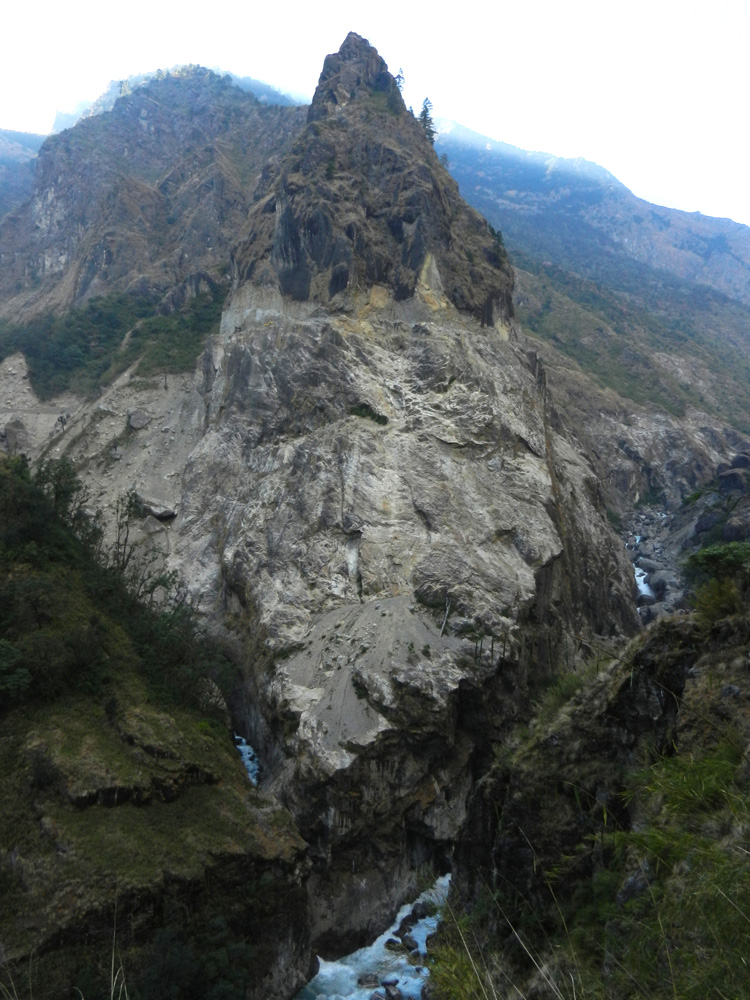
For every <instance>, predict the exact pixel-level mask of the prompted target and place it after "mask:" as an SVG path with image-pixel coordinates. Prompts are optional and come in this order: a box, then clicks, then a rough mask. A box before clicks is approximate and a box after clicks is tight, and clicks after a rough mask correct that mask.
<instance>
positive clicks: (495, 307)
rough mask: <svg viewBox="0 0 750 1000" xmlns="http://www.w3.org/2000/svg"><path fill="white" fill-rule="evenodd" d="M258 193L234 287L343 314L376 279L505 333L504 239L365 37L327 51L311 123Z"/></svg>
mask: <svg viewBox="0 0 750 1000" xmlns="http://www.w3.org/2000/svg"><path fill="white" fill-rule="evenodd" d="M255 199H256V204H255V207H254V209H253V210H252V211H251V213H250V217H249V220H248V223H249V224H248V227H247V230H246V231H247V232H248V234H249V235H248V237H247V239H246V240H245V241H244V242H241V243H240V245H239V246H238V248H237V250H236V252H235V255H234V281H235V291H237V290H238V289H239V288H240V287H241V286H242V285H243V284H244V283H246V282H251V283H252V284H253V285H261V286H267V287H271V288H273V287H276V288H277V289H278V290H279V291H280V292H281V293H282V294H283V295H285V296H287V297H289V298H291V299H294V300H297V301H303V302H304V301H308V302H317V303H321V304H325V305H329V306H330V307H331V308H334V309H336V310H343V311H348V310H350V309H351V308H353V307H354V303H355V300H356V299H357V297H358V296H361V294H362V293H363V292H367V293H369V292H370V291H371V290H372V289H373V288H374V287H375V286H378V288H379V292H378V300H379V301H383V302H385V301H387V300H388V298H390V299H391V300H395V301H401V300H405V299H409V298H411V297H413V296H414V295H415V294H421V295H422V296H423V297H425V296H426V297H427V298H428V299H429V301H430V303H431V304H432V305H434V307H435V308H436V309H444V308H447V307H448V306H449V305H452V306H454V307H455V308H457V309H459V310H460V311H462V312H467V313H470V314H471V315H473V316H474V317H475V318H477V319H479V320H480V321H481V322H482V323H483V324H485V325H492V324H497V325H498V326H499V327H504V328H507V324H508V321H509V319H510V318H511V316H512V304H511V293H512V287H513V275H512V271H511V268H510V265H509V263H508V259H507V256H506V253H505V250H504V248H503V246H502V242H501V240H500V237H499V234H496V233H494V232H493V231H492V230H491V229H490V227H489V226H488V224H487V222H486V221H485V220H484V219H483V218H482V217H481V216H479V215H478V214H477V213H476V212H475V211H474V210H473V209H471V208H470V207H469V206H468V205H467V204H466V203H465V202H464V201H463V200H462V199H461V197H460V195H459V192H458V185H457V184H456V183H455V181H454V180H453V179H452V177H451V176H450V174H449V173H448V171H447V170H446V169H445V167H444V166H443V164H441V162H440V161H439V159H438V157H437V155H436V154H435V151H434V149H433V147H432V145H431V143H430V141H429V139H428V137H427V135H426V134H425V131H424V129H423V128H422V126H421V125H420V123H419V122H418V121H417V120H416V119H415V118H414V116H413V115H410V114H408V113H407V112H406V111H405V109H404V104H403V101H402V99H401V94H400V93H399V90H398V87H397V86H396V82H395V80H394V78H393V77H392V76H391V75H390V73H389V72H388V69H387V67H386V64H385V63H384V61H383V60H382V59H381V57H380V56H379V55H378V53H377V52H376V50H375V49H374V48H373V47H372V46H371V45H370V44H369V43H368V42H367V41H365V39H363V38H360V36H359V35H355V34H353V33H352V34H349V35H348V36H347V38H346V40H345V42H344V44H343V45H342V46H341V49H340V50H339V52H338V53H335V54H334V55H329V56H327V57H326V60H325V64H324V67H323V72H322V74H321V77H320V83H319V85H318V89H317V91H316V93H315V98H314V100H313V103H312V105H311V108H310V112H309V115H308V122H307V126H306V128H305V129H304V130H303V132H302V133H301V135H300V136H299V137H298V139H297V141H296V142H295V143H294V145H293V146H292V148H291V149H290V151H289V153H288V154H287V156H286V157H284V158H283V159H278V160H276V161H274V162H272V163H269V164H268V166H267V168H266V169H265V171H264V176H263V178H262V180H261V182H260V184H259V185H258V188H257V189H256V192H255Z"/></svg>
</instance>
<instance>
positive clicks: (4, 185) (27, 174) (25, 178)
mask: <svg viewBox="0 0 750 1000" xmlns="http://www.w3.org/2000/svg"><path fill="white" fill-rule="evenodd" d="M44 139H45V136H43V135H35V134H34V133H32V132H13V131H11V130H9V129H0V219H2V217H3V216H4V215H5V214H6V212H9V211H10V210H11V208H14V207H15V206H16V205H18V204H20V203H21V202H22V201H23V200H24V199H25V198H28V196H29V194H30V193H31V185H32V183H33V179H34V159H35V157H36V155H37V153H38V152H39V149H40V147H41V145H42V143H43V142H44Z"/></svg>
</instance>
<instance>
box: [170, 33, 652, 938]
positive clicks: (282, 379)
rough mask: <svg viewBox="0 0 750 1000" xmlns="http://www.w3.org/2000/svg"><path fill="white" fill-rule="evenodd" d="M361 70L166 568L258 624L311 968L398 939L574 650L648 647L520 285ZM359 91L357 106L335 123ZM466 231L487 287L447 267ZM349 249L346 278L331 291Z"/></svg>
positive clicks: (216, 351)
mask: <svg viewBox="0 0 750 1000" xmlns="http://www.w3.org/2000/svg"><path fill="white" fill-rule="evenodd" d="M364 45H365V43H363V42H362V40H361V39H360V40H358V39H356V38H353V37H352V36H350V37H349V39H347V42H346V43H345V45H344V47H343V48H342V50H341V52H340V53H339V55H338V56H337V57H336V59H335V60H333V61H329V62H328V63H327V67H328V68H329V69H330V70H331V72H325V71H324V74H323V78H322V82H321V85H320V88H319V92H318V94H316V99H315V101H314V103H313V109H316V110H315V113H314V114H312V113H311V119H312V120H311V121H310V122H309V124H308V126H307V130H306V132H305V133H304V134H303V137H302V139H301V140H300V143H299V144H298V146H296V147H295V148H294V149H293V151H292V152H291V153H290V158H289V161H287V162H286V163H285V164H282V165H281V166H280V169H279V174H278V178H277V179H276V180H275V181H274V182H273V184H272V188H271V189H269V193H268V194H267V195H266V196H265V199H264V200H263V201H261V202H259V205H258V206H257V207H256V209H255V213H256V214H255V215H254V216H252V217H251V231H252V234H253V235H251V237H250V238H249V239H248V240H247V241H246V242H245V244H243V245H242V246H241V247H240V248H239V249H238V250H237V252H236V254H235V268H234V274H235V284H234V289H233V292H232V295H231V299H230V301H229V303H228V304H227V307H226V309H225V312H224V316H223V320H222V334H221V336H220V337H219V338H216V340H215V341H214V342H213V344H212V345H211V348H210V351H209V352H207V355H206V357H205V359H204V366H203V372H204V382H203V386H202V390H201V391H202V395H203V398H204V401H205V425H204V434H203V438H202V440H201V442H200V443H199V444H198V445H197V447H196V448H195V449H194V451H193V452H192V454H191V456H190V460H189V462H188V465H187V467H186V469H185V474H184V479H183V491H182V499H181V502H180V512H179V515H178V517H177V519H176V520H175V522H174V524H175V528H174V536H173V537H174V541H175V545H174V548H173V556H172V560H173V564H174V565H183V566H190V567H191V568H192V571H193V577H192V579H193V585H194V587H195V588H196V590H200V598H201V600H202V602H203V607H204V608H205V609H206V611H207V612H211V610H212V609H214V613H215V609H217V608H218V609H219V610H221V611H222V612H223V614H224V615H225V616H227V615H228V616H229V617H230V619H231V617H232V616H235V621H236V622H237V623H238V624H239V627H240V630H241V629H242V627H243V623H245V622H248V623H249V622H251V621H252V622H253V623H254V624H253V626H252V627H253V636H254V639H253V641H254V642H255V647H254V648H253V647H252V646H251V647H249V648H250V660H249V662H248V665H247V672H248V682H247V691H246V693H245V696H244V697H245V704H246V705H247V708H246V712H247V721H248V728H249V729H250V730H251V731H252V732H253V734H254V739H255V742H256V743H257V744H258V747H259V750H260V752H261V757H262V758H263V759H265V761H266V769H265V775H266V781H267V783H268V785H269V787H270V788H272V789H273V790H274V791H275V792H276V793H277V794H278V795H279V796H280V797H281V799H282V801H284V802H285V803H286V804H287V805H288V806H289V808H290V809H291V811H292V813H293V815H294V816H295V818H296V820H297V822H298V824H299V826H300V830H301V832H302V834H303V836H304V837H305V838H306V839H307V840H308V842H309V843H310V844H311V851H312V856H313V859H314V863H315V870H314V873H313V876H312V880H311V886H312V891H311V896H310V899H311V912H312V919H313V935H314V941H315V947H316V948H317V949H318V951H319V952H321V953H323V954H334V953H335V952H336V951H339V950H341V949H343V948H344V947H346V946H347V945H348V944H354V943H356V942H361V941H362V939H363V938H364V937H365V936H366V935H367V934H368V933H371V932H372V930H373V929H374V928H375V927H376V926H378V925H382V923H383V922H384V918H385V915H386V913H387V912H388V911H389V910H392V909H393V907H394V905H395V904H396V902H397V901H398V900H399V899H400V898H401V897H402V896H403V894H404V893H405V891H406V890H407V887H408V885H409V882H410V880H411V878H412V875H411V869H412V868H413V866H414V865H415V863H417V862H422V861H431V862H432V863H434V864H437V865H440V864H441V863H445V857H446V854H447V852H448V851H449V849H450V843H451V841H452V839H453V837H454V836H455V835H456V833H457V832H458V829H459V827H460V825H461V823H462V822H463V820H464V818H465V800H466V794H467V792H468V790H469V788H470V786H471V783H472V781H473V774H474V771H475V769H476V768H479V767H481V761H482V759H483V757H484V756H485V755H486V754H487V751H488V746H489V740H490V739H491V738H493V737H496V736H497V735H498V734H499V733H501V732H502V731H503V730H504V728H505V727H507V725H508V724H509V721H510V720H511V719H512V718H514V717H516V716H517V715H519V714H520V713H522V712H523V711H524V705H525V700H526V699H527V697H528V682H529V676H539V675H540V674H543V673H545V672H547V671H549V670H551V669H554V668H555V666H556V665H558V664H559V663H560V661H561V660H562V659H563V658H564V657H565V656H566V655H568V656H569V657H571V659H572V658H574V656H575V649H576V645H577V641H578V640H577V637H580V636H582V635H584V636H589V637H590V636H592V635H593V634H594V633H599V634H602V635H604V636H608V635H615V634H621V633H622V632H623V631H625V632H628V631H631V630H632V629H634V628H637V622H636V619H635V613H634V605H633V595H632V593H631V587H632V583H631V579H632V577H631V575H630V570H629V566H628V565H627V562H626V561H625V560H624V558H623V553H622V548H621V546H620V544H619V542H618V541H617V540H616V539H615V538H614V537H613V535H612V534H611V532H610V529H609V528H608V526H607V524H606V519H605V518H604V516H603V515H604V511H603V505H602V502H601V496H600V494H599V490H598V485H597V482H596V479H595V477H594V476H593V474H592V472H591V469H590V467H589V466H588V465H587V464H586V463H585V462H584V461H583V460H582V459H581V457H580V455H579V454H578V453H577V452H576V451H575V449H574V448H573V447H571V445H570V443H569V442H568V440H566V438H565V436H564V435H563V434H562V433H560V431H559V430H556V429H555V425H556V420H555V418H554V415H553V414H551V413H550V412H549V401H548V397H547V393H546V387H545V378H544V371H543V368H542V366H541V364H540V363H539V361H538V359H537V358H536V357H535V356H533V355H531V356H529V355H527V353H526V352H525V351H523V350H522V349H521V348H520V347H519V346H518V344H517V343H516V336H515V333H514V329H513V323H512V315H511V312H510V298H509V296H510V289H511V275H510V272H509V269H508V268H507V265H506V264H505V263H504V262H500V264H499V266H498V264H496V263H492V262H491V261H489V260H488V259H487V255H484V256H483V254H484V250H487V252H488V253H489V252H490V251H491V250H492V248H493V246H494V241H493V239H492V235H491V233H490V232H489V231H488V230H487V229H485V228H484V224H483V223H481V221H480V220H478V219H475V217H474V216H473V214H472V213H471V212H470V211H469V210H468V209H466V208H465V207H463V206H461V205H460V203H459V202H458V201H457V200H456V203H455V206H454V205H452V202H451V198H454V197H456V199H457V196H456V193H455V190H454V189H453V188H452V185H451V183H450V182H449V180H448V179H447V178H446V179H443V178H442V175H441V173H440V172H441V168H440V166H439V164H438V163H437V161H436V160H435V158H434V153H433V151H432V149H431V147H430V146H429V144H428V143H427V142H426V140H425V139H424V137H423V136H420V135H419V134H418V132H417V126H416V124H415V123H414V122H411V121H408V120H404V115H403V114H401V113H398V112H397V111H394V109H393V108H392V107H391V106H390V105H389V104H388V100H386V103H385V106H381V105H380V103H379V97H378V95H380V94H385V95H386V98H387V99H390V97H393V96H394V95H395V96H398V95H397V92H396V91H394V89H393V88H392V87H391V88H389V87H388V85H387V84H384V83H383V82H382V80H383V78H382V76H381V71H380V69H379V68H378V67H379V63H378V62H377V59H376V57H375V55H374V54H373V50H371V49H370V48H369V47H366V48H363V46H364ZM347 61H351V63H352V65H351V66H346V65H345V64H346V63H347ZM350 78H351V79H356V80H358V81H364V83H362V85H361V87H359V89H358V86H359V85H358V86H353V85H352V84H347V87H348V88H349V90H348V92H349V94H350V100H349V102H346V101H344V100H341V99H337V100H336V102H333V101H332V100H330V99H329V95H330V93H331V92H334V93H340V85H339V83H336V82H335V81H336V80H339V81H340V80H348V79H350ZM370 80H374V81H375V84H372V83H368V81H370ZM376 86H377V87H378V88H380V89H374V88H375V87H376ZM352 90H353V94H352ZM327 119H330V128H331V131H332V133H333V134H334V135H335V136H336V139H335V142H334V141H333V140H331V142H330V143H328V142H327V140H325V136H324V134H323V133H324V132H325V130H324V129H323V125H325V123H326V120H327ZM365 126H366V127H365ZM321 130H323V131H321ZM365 134H366V135H367V136H368V137H369V138H368V139H367V142H363V139H362V137H363V135H365ZM373 135H377V136H378V142H377V144H373V141H372V138H371V137H372V136H373ZM389 150H391V152H389ZM344 151H346V155H345V158H344V159H340V157H344ZM381 153H382V159H381ZM308 155H309V159H310V162H311V163H312V164H313V166H312V167H311V168H310V169H311V172H310V173H308V174H305V173H304V167H303V166H302V164H300V163H298V161H299V160H300V159H301V160H302V161H303V162H304V159H305V156H308ZM332 158H333V162H334V168H333V171H332V173H333V176H332V177H331V178H330V179H329V180H328V182H327V183H328V184H329V188H328V189H327V193H324V191H323V190H322V189H321V188H320V187H319V185H320V184H322V180H321V175H324V174H325V171H326V170H327V166H326V165H327V164H328V163H330V162H331V159H332ZM386 162H389V163H390V166H389V167H388V169H387V170H385V169H384V168H382V164H384V163H386ZM366 163H372V164H373V168H372V170H371V171H370V170H368V169H365V164H366ZM290 164H292V165H293V166H294V170H292V169H291V166H290ZM420 171H422V172H423V173H424V174H425V175H426V176H427V178H428V181H427V183H426V184H422V185H421V186H419V190H420V191H422V192H428V193H425V194H424V196H422V195H420V196H419V197H415V198H413V199H412V198H411V195H410V194H409V192H410V191H412V189H413V186H414V178H415V176H418V175H419V172H420ZM292 176H295V177H296V179H295V180H294V181H293V182H292V181H290V178H291V177H292ZM323 179H324V176H323ZM355 180H356V184H355V183H354V182H355ZM337 185H338V187H337ZM353 190H355V191H356V198H354V195H353V194H350V193H349V192H351V191H353ZM441 190H442V194H445V198H443V197H442V194H441ZM336 191H338V192H339V194H338V195H336ZM398 192H400V193H401V194H403V195H404V196H406V197H407V201H408V204H409V205H411V208H410V209H408V211H410V212H412V213H413V214H411V215H409V216H408V221H406V220H405V216H404V214H403V213H404V212H405V211H407V209H405V208H404V205H402V204H401V203H400V202H399V200H398V198H399V197H400V195H399V194H398ZM430 192H431V193H430ZM355 202H356V205H357V206H360V207H356V211H357V212H358V216H357V218H358V219H359V223H358V226H359V228H357V227H356V226H355V228H354V229H353V230H352V233H353V235H351V236H350V235H348V234H347V231H346V226H347V225H348V223H346V225H345V222H346V219H347V218H348V217H349V216H348V213H350V212H354V211H355ZM362 204H364V205H365V206H367V205H369V206H372V210H371V211H370V212H369V213H368V212H367V211H363V210H362V208H361V205H362ZM313 206H317V207H316V211H318V213H319V216H320V213H323V214H326V219H327V222H326V223H325V224H321V227H320V229H318V230H316V229H315V227H313V226H312V224H311V221H310V220H311V218H312V216H311V215H309V214H308V212H309V211H311V210H312V208H313ZM386 209H387V211H388V213H390V214H389V215H388V216H386ZM368 214H369V215H370V218H368ZM320 217H322V216H320ZM399 220H400V222H399ZM405 221H406V225H407V226H409V227H411V230H410V232H411V234H412V235H410V236H408V237H406V236H405V237H404V242H403V244H401V243H399V240H398V239H397V237H396V236H394V235H393V234H394V232H399V231H400V230H399V224H403V223H404V222H405ZM256 224H257V225H256ZM472 226H473V227H475V235H474V237H473V239H474V242H473V243H471V244H469V246H470V247H475V248H476V255H475V259H476V260H477V262H478V263H477V267H478V280H477V282H476V283H475V284H472V283H471V281H470V279H469V265H468V264H467V267H466V269H465V270H463V271H462V270H461V268H455V269H453V270H452V269H451V267H452V265H451V258H450V256H449V253H448V251H445V249H444V248H446V247H447V248H450V252H456V250H455V248H457V247H459V246H461V244H462V240H463V238H464V234H465V233H466V232H467V231H468V230H470V229H471V227H472ZM402 228H403V226H402ZM315 233H319V234H320V235H321V243H320V247H323V249H322V250H320V252H319V253H318V250H316V249H315V248H316V247H318V245H319V244H318V243H316V241H315V240H316V238H317V237H315V235H314V234H315ZM418 234H422V237H423V242H422V243H421V245H420V247H419V250H418V252H417V251H415V254H416V256H413V257H410V253H411V250H413V249H414V247H415V246H416V242H415V241H416V239H417V235H418ZM412 236H413V239H412ZM337 246H339V247H341V248H342V250H341V253H342V254H343V256H342V257H341V260H344V258H346V262H347V263H346V268H347V274H348V277H347V280H346V282H345V284H344V285H342V287H341V289H340V290H332V288H331V278H332V275H333V273H334V271H335V268H336V267H337V266H338V264H334V263H333V261H334V256H332V255H331V256H329V253H328V251H329V250H333V248H335V247H337ZM290 248H291V249H290ZM287 251H289V252H287ZM379 259H382V260H383V261H384V263H383V266H382V267H381V266H380V265H378V266H375V264H373V262H377V261H378V260H379ZM287 265H289V268H291V269H292V270H288V269H287V270H285V267H286V266H287ZM373 267H375V270H372V268H373ZM368 268H369V269H370V270H368ZM292 271H293V273H294V275H296V276H297V277H295V278H294V281H292V279H291V277H290V276H291V275H292ZM300 276H301V277H300ZM297 278H299V280H300V282H301V283H300V284H297V283H296V282H297ZM303 278H304V280H302V279H303ZM308 279H309V280H308ZM289 282H291V283H289ZM285 293H286V294H285ZM487 303H490V305H489V306H487ZM483 321H484V322H483ZM197 567H200V568H201V569H200V571H199V572H200V575H198V574H196V572H195V571H196V568H197ZM237 711H238V712H240V713H241V712H242V711H243V706H242V703H241V702H238V706H237Z"/></svg>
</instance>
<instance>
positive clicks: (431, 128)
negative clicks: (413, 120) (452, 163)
mask: <svg viewBox="0 0 750 1000" xmlns="http://www.w3.org/2000/svg"><path fill="white" fill-rule="evenodd" d="M417 120H418V121H419V124H420V125H421V126H422V128H423V129H424V134H425V135H426V136H427V138H428V139H429V141H430V143H431V144H432V145H433V146H434V145H435V134H436V129H435V123H434V122H433V120H432V104H431V103H430V99H429V97H425V99H424V104H423V105H422V110H421V111H420V112H419V118H418V119H417Z"/></svg>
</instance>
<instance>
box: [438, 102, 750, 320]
mask: <svg viewBox="0 0 750 1000" xmlns="http://www.w3.org/2000/svg"><path fill="white" fill-rule="evenodd" d="M436 145H437V148H438V149H439V150H441V151H443V152H446V153H447V154H448V157H449V159H450V163H451V171H452V172H453V173H454V175H455V176H456V179H457V180H458V181H459V183H460V184H461V186H462V189H465V192H466V194H465V196H466V197H467V198H468V199H469V200H470V201H471V202H472V203H473V204H474V205H475V207H477V208H479V209H480V211H482V212H484V213H485V214H486V215H487V217H488V218H489V219H490V221H494V219H493V216H494V218H495V219H497V220H500V221H502V224H503V225H502V228H503V232H504V233H505V234H506V238H507V239H508V240H510V241H511V242H517V243H518V244H519V246H523V247H524V249H525V250H526V251H527V252H541V251H544V252H545V253H546V254H547V255H548V256H549V257H550V258H551V260H552V262H553V263H555V264H559V265H561V266H566V267H568V268H571V266H572V267H573V268H574V269H578V270H579V271H580V273H581V274H582V275H584V276H586V277H590V278H594V279H607V280H611V277H612V276H611V273H610V268H609V267H608V259H609V258H610V257H611V256H612V254H613V253H615V254H616V253H618V252H622V253H624V254H626V255H627V256H629V257H632V258H634V259H635V260H638V261H640V262H641V263H643V264H647V265H648V266H649V267H653V268H657V269H660V270H665V271H667V272H668V273H670V274H672V275H674V276H675V277H677V278H682V279H685V280H687V281H693V282H699V283H700V284H705V285H709V286H710V287H712V288H715V289H716V290H717V291H720V292H723V293H724V294H726V295H728V296H730V297H731V298H737V299H739V300H740V301H742V302H746V303H750V228H749V227H748V226H744V225H742V224H741V223H738V222H733V221H732V220H731V219H715V218H712V217H711V216H705V215H701V214H700V213H699V212H682V211H680V210H679V209H672V208H663V207H661V206H658V205H652V204H651V203H650V202H647V201H644V200H643V199H642V198H638V197H636V195H634V194H632V192H631V191H630V190H629V189H628V188H627V187H625V185H624V184H622V183H621V182H620V181H619V180H618V179H617V178H616V177H615V176H614V175H613V174H611V173H610V172H609V171H608V170H605V169H604V168H603V167H601V166H599V165H598V164H596V163H592V162H591V161H589V160H584V159H582V158H576V159H566V158H564V157H558V156H553V155H552V154H548V153H539V152H527V151H526V150H523V149H519V148H518V147H516V146H511V145H509V144H507V143H503V142H496V141H494V140H492V139H489V138H488V137H487V136H483V135H480V134H479V133H476V132H472V131H471V130H470V129H466V128H464V127H463V126H461V125H456V124H455V123H452V122H442V123H440V131H439V135H438V138H437V140H436ZM553 232H554V233H556V234H557V239H553V238H552V235H551V234H552V233H553ZM584 241H590V242H593V243H594V244H595V246H596V249H597V250H598V251H599V252H600V253H601V254H602V255H603V257H604V260H603V261H597V259H596V256H595V255H594V253H593V252H592V251H591V250H588V251H587V252H586V253H584V252H582V250H581V249H580V244H583V242H584ZM577 245H578V249H577Z"/></svg>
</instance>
